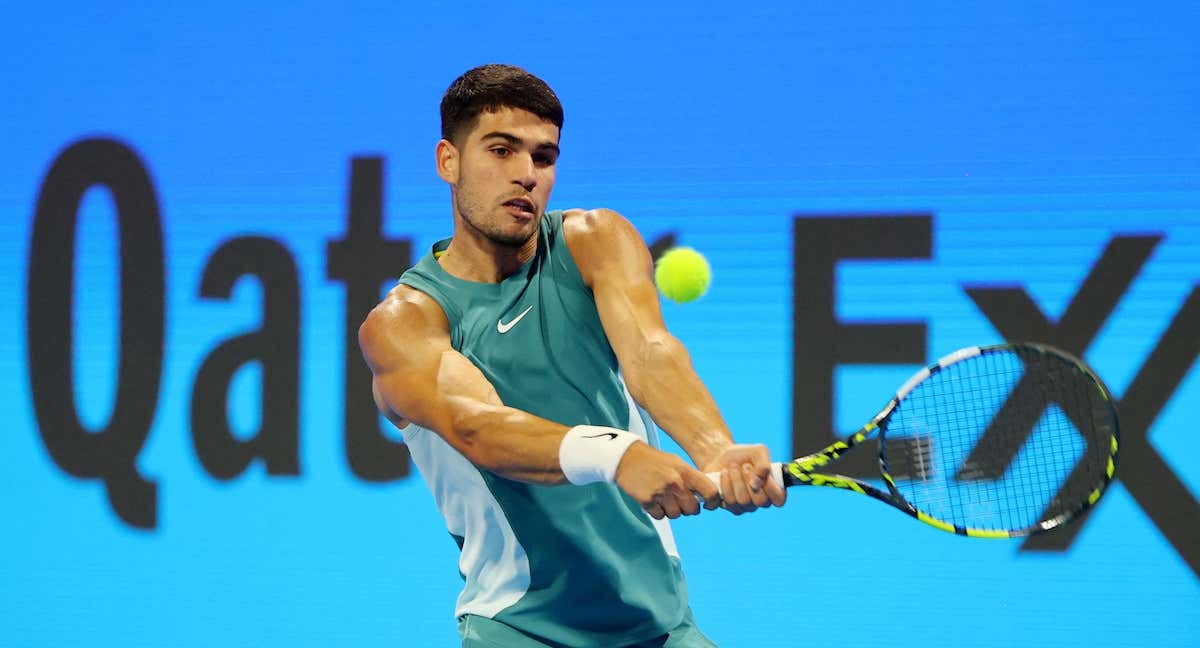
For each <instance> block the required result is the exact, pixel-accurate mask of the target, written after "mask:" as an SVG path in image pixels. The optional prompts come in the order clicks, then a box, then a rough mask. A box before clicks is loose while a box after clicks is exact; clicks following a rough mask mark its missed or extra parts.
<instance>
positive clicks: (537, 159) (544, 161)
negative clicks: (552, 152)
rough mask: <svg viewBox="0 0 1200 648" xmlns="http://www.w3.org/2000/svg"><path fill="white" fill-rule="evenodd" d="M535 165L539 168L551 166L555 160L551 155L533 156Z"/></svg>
mask: <svg viewBox="0 0 1200 648" xmlns="http://www.w3.org/2000/svg"><path fill="white" fill-rule="evenodd" d="M533 163H534V164H536V165H538V166H550V165H552V164H554V158H552V157H550V156H549V155H535V156H533Z"/></svg>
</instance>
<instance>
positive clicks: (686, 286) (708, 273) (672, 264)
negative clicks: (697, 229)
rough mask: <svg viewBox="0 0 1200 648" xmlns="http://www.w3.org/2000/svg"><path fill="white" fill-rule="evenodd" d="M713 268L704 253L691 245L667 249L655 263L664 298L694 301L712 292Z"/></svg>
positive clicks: (659, 288) (656, 277)
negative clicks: (710, 286)
mask: <svg viewBox="0 0 1200 648" xmlns="http://www.w3.org/2000/svg"><path fill="white" fill-rule="evenodd" d="M710 281H712V268H710V267H709V266H708V260H707V259H705V258H704V255H703V254H700V253H699V252H697V251H695V250H693V249H692V248H690V247H676V248H671V249H670V250H667V251H666V252H665V253H663V255H662V256H660V257H659V258H658V263H656V264H655V265H654V283H655V284H657V285H658V290H659V292H661V293H662V294H663V296H664V297H666V298H667V299H670V300H671V301H674V302H679V303H683V302H690V301H692V300H694V299H699V298H700V297H702V296H704V293H705V292H707V291H708V284H709V282H710Z"/></svg>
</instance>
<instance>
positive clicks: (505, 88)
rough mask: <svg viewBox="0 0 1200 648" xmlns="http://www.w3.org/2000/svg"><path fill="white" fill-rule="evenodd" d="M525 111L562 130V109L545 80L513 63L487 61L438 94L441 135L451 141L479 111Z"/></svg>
mask: <svg viewBox="0 0 1200 648" xmlns="http://www.w3.org/2000/svg"><path fill="white" fill-rule="evenodd" d="M501 108H518V109H521V110H527V111H529V112H531V113H533V114H535V115H537V116H538V117H541V118H542V119H544V120H546V121H548V122H551V123H553V124H554V125H555V126H557V127H558V129H559V130H560V131H561V130H562V125H563V109H562V104H561V103H559V101H558V96H557V95H555V94H554V91H553V90H551V89H550V86H549V85H547V84H546V82H545V81H542V80H541V79H539V78H537V77H536V76H534V75H532V74H530V73H529V72H526V71H525V70H523V69H521V68H519V67H516V66H515V65H500V64H495V63H492V64H488V65H481V66H479V67H477V68H472V69H470V70H467V71H466V72H465V73H463V75H462V76H460V77H458V78H457V79H455V80H454V83H451V84H450V87H449V88H447V89H446V94H444V95H442V138H443V139H447V140H450V141H451V142H454V141H455V138H456V137H460V136H462V134H463V133H465V132H467V131H469V130H470V129H471V128H472V127H473V126H474V125H475V123H476V122H477V121H478V120H479V115H480V114H481V113H483V112H485V111H486V112H496V111H497V110H500V109H501Z"/></svg>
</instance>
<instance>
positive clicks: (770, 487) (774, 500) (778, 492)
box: [763, 479, 787, 506]
mask: <svg viewBox="0 0 1200 648" xmlns="http://www.w3.org/2000/svg"><path fill="white" fill-rule="evenodd" d="M763 492H764V493H766V494H767V498H768V499H770V500H771V504H772V505H773V506H783V505H784V503H786V502H787V489H786V488H784V487H783V486H780V485H779V484H777V483H775V480H774V479H768V480H767V485H766V487H764V488H763Z"/></svg>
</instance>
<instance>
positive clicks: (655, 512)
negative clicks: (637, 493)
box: [642, 502, 666, 520]
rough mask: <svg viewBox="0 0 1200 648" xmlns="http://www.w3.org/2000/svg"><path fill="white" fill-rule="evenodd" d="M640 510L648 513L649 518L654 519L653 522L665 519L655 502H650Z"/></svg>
mask: <svg viewBox="0 0 1200 648" xmlns="http://www.w3.org/2000/svg"><path fill="white" fill-rule="evenodd" d="M642 509H644V510H645V511H646V512H647V513H649V514H650V517H652V518H654V519H655V520H661V519H663V518H664V517H666V515H665V514H664V513H663V509H662V507H661V506H659V505H658V503H657V502H651V503H649V504H647V505H645V506H643V507H642Z"/></svg>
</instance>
